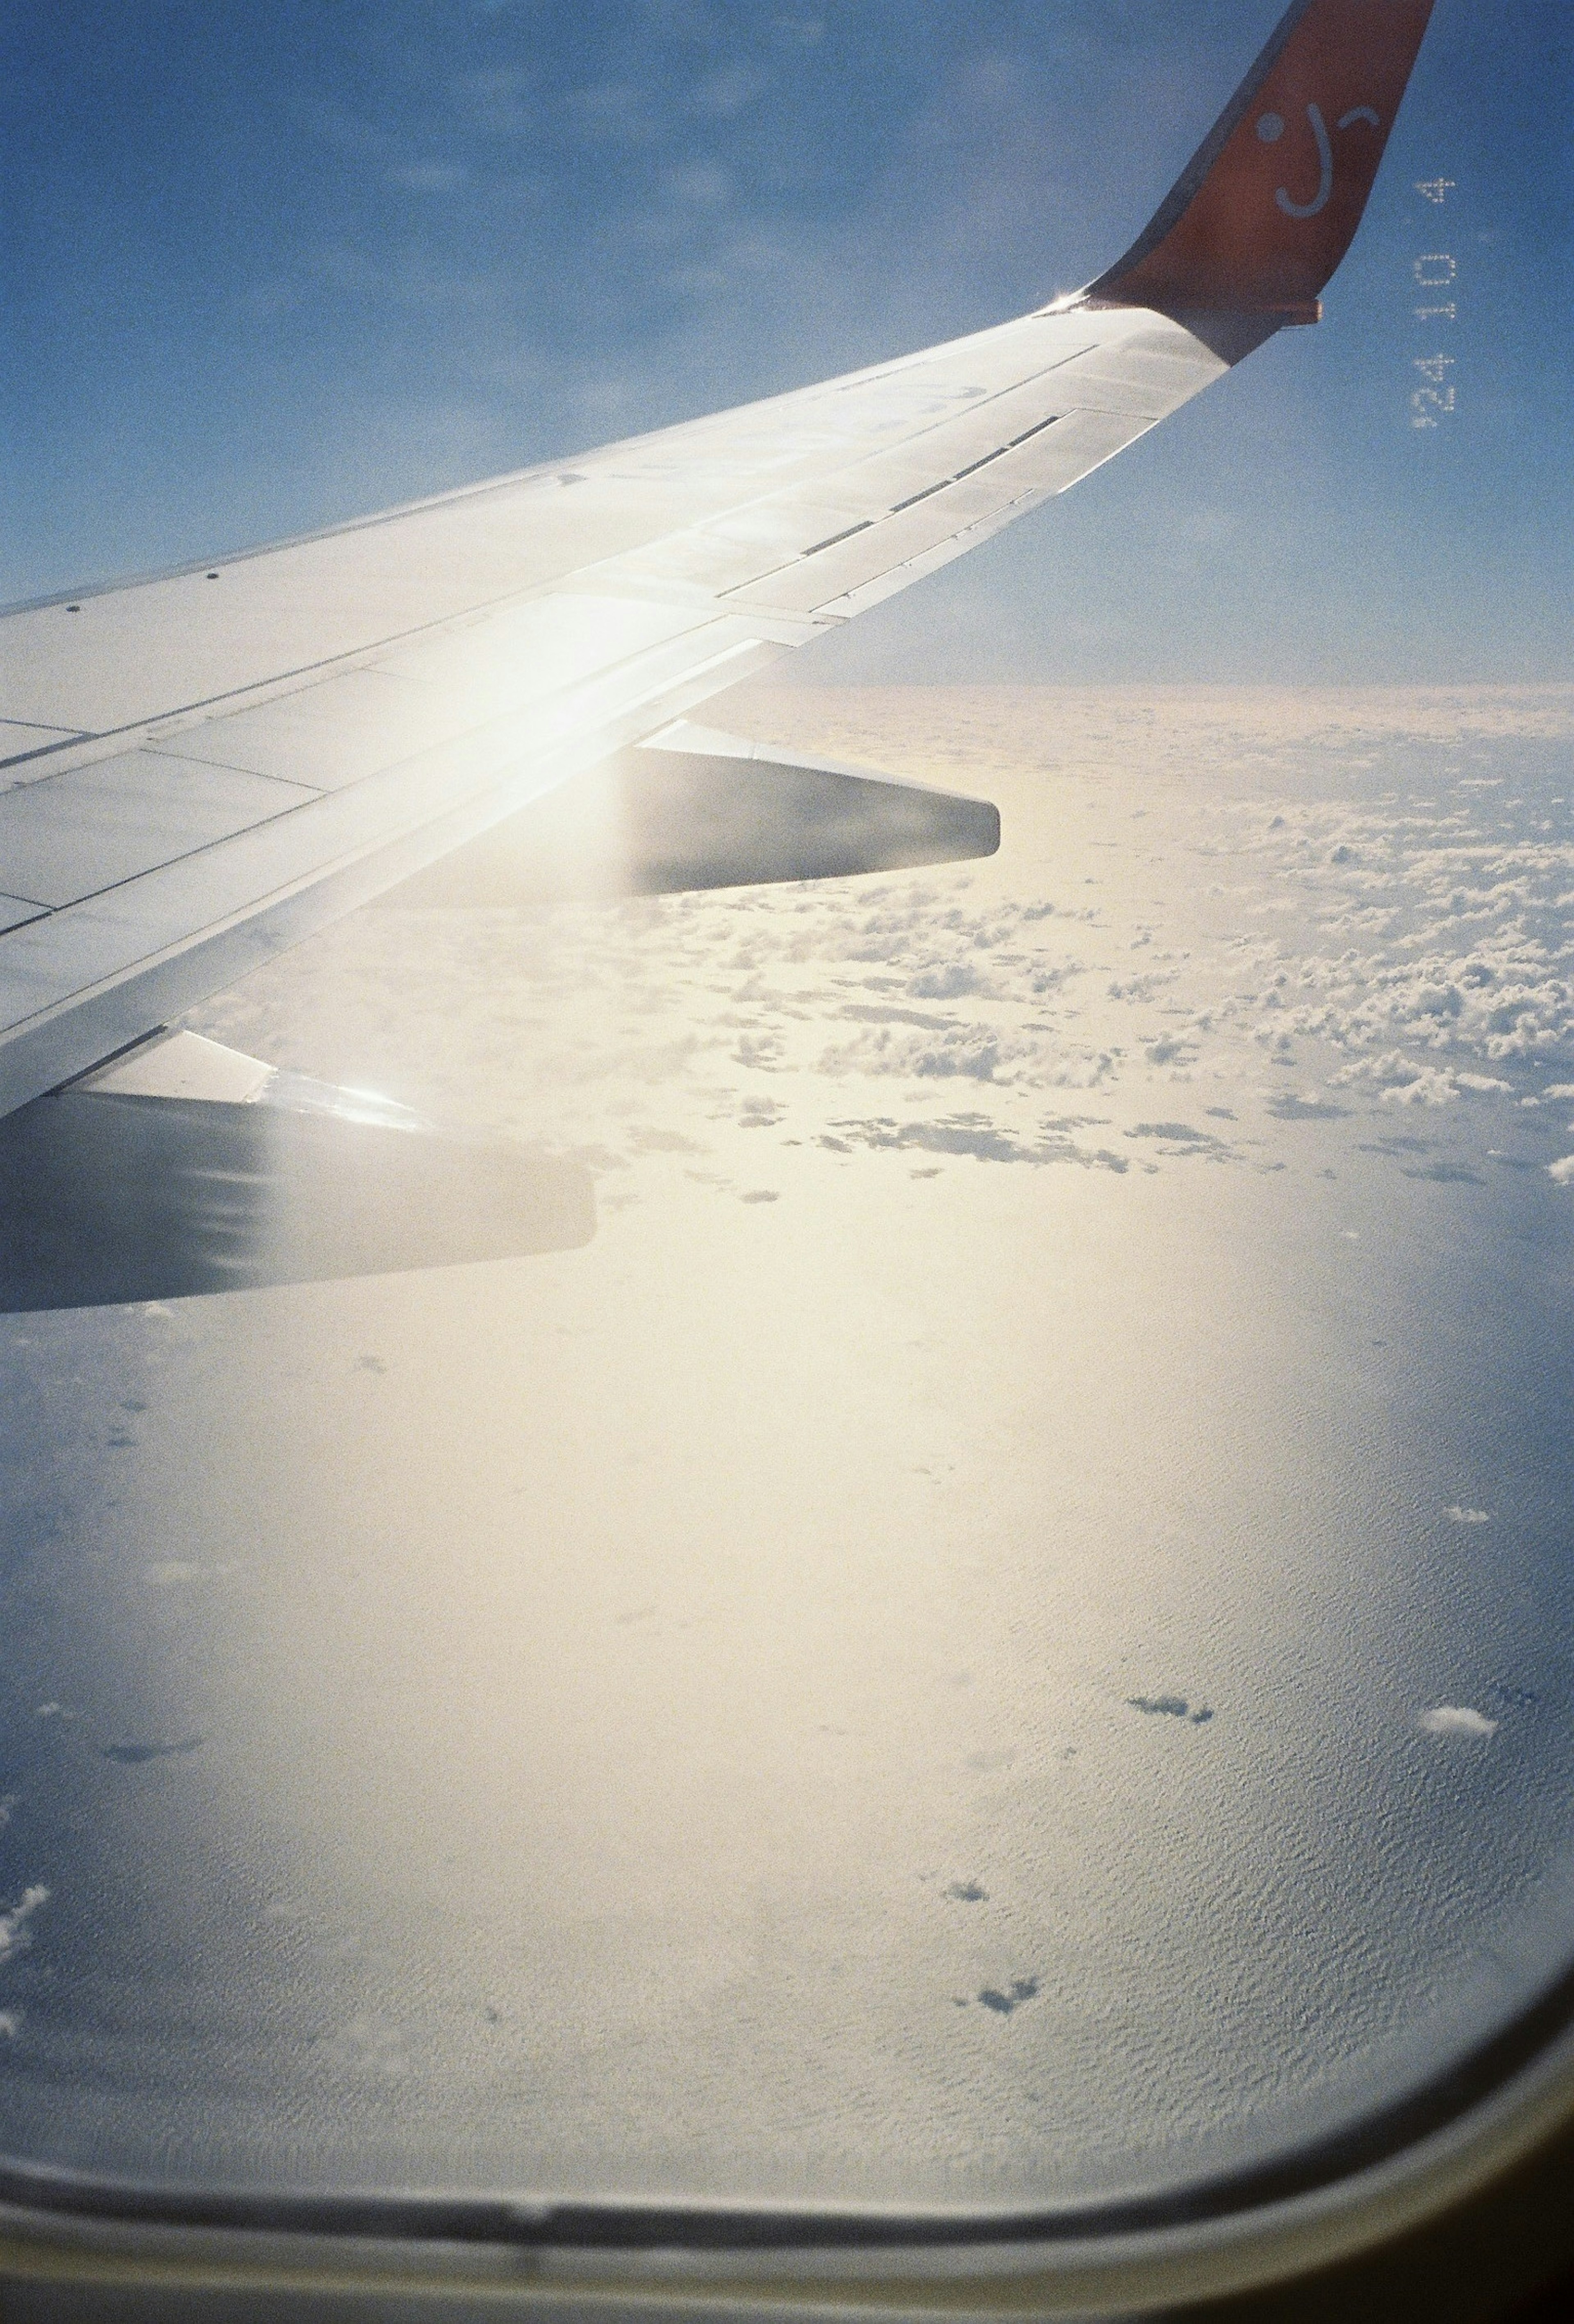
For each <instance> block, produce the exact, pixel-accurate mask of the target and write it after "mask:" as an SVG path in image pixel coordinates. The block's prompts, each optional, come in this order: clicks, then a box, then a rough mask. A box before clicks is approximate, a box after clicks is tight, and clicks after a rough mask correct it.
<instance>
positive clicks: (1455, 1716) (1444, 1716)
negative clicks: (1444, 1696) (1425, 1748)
mask: <svg viewBox="0 0 1574 2324" xmlns="http://www.w3.org/2000/svg"><path fill="white" fill-rule="evenodd" d="M1418 1723H1419V1725H1420V1727H1421V1733H1422V1734H1423V1735H1475V1736H1480V1737H1483V1738H1485V1737H1486V1736H1488V1735H1495V1734H1496V1732H1497V1721H1496V1720H1495V1719H1488V1718H1486V1715H1485V1714H1484V1713H1483V1712H1481V1711H1472V1710H1471V1709H1470V1707H1469V1705H1468V1703H1463V1702H1440V1703H1437V1704H1434V1706H1433V1708H1432V1709H1431V1710H1430V1711H1422V1712H1421V1719H1420V1720H1419V1722H1418Z"/></svg>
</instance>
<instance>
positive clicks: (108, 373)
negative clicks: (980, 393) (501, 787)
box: [0, 0, 1574, 680]
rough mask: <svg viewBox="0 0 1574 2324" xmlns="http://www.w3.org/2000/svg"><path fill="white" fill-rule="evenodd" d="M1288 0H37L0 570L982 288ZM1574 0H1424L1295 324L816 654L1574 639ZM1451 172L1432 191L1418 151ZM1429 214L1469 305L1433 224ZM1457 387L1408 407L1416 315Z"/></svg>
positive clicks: (516, 431)
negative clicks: (1374, 152) (1332, 259)
mask: <svg viewBox="0 0 1574 2324" xmlns="http://www.w3.org/2000/svg"><path fill="white" fill-rule="evenodd" d="M1274 14H1275V6H1274V0H1053V5H1051V0H968V5H952V4H951V0H750V5H738V0H576V5H561V0H365V5H360V4H359V0H270V5H267V6H265V7H260V8H259V7H257V6H255V5H251V0H109V5H106V6H104V7H101V8H94V9H85V8H74V7H67V8H60V9H28V10H15V11H13V12H11V15H10V19H9V30H8V31H7V32H6V33H5V36H4V37H5V47H4V51H3V52H0V107H3V109H4V122H3V127H4V136H5V145H4V160H3V161H0V173H3V176H4V180H5V214H6V216H7V218H8V220H9V221H10V225H9V226H8V231H7V234H6V235H5V245H4V251H3V253H0V288H3V295H4V299H5V312H6V317H7V326H6V330H5V334H4V349H3V352H0V394H3V396H4V405H5V417H4V427H5V441H6V446H7V453H6V459H5V476H4V480H3V483H0V495H3V497H0V526H3V537H0V596H4V597H5V598H16V597H22V596H25V595H32V594H42V593H43V592H46V591H49V590H51V589H55V588H60V587H69V586H71V585H73V584H75V583H78V582H87V581H88V580H91V579H96V578H100V577H105V576H117V575H122V574H131V573H134V572H137V571H141V570H145V569H148V568H150V567H157V566H160V565H162V564H168V563H171V562H175V561H178V560H181V559H185V558H201V557H206V556H208V555H210V554H217V553H219V552H221V551H223V550H226V549H232V548H237V547H241V546H244V545H246V544H248V543H251V542H255V541H257V540H262V539H268V538H270V537H273V536H276V535H279V534H282V533H287V532H290V531H293V530H303V529H307V528H310V527H311V526H314V525H318V524H322V523H327V522H330V521H333V520H335V519H336V518H338V517H341V516H347V515H350V514H352V513H355V512H360V511H365V510H367V509H371V508H375V507H378V506H382V505H385V504H387V503H392V502H395V501H398V500H401V499H404V498H408V497H411V496H412V495H415V494H418V493H424V492H429V491H432V490H437V489H440V488H441V487H443V486H444V485H447V484H457V483H461V482H464V481H466V480H468V479H469V478H471V477H474V476H477V475H486V474H488V473H492V472H495V471H496V470H499V469H504V468H508V467H513V466H521V465H523V464H525V463H527V462H530V461H532V460H534V459H537V458H542V457H550V456H553V455H556V454H559V453H562V452H567V451H569V450H572V449H574V448H576V447H585V446H588V445H590V444H593V443H597V442H601V441H605V440H606V439H607V438H611V437H615V436H618V435H624V434H628V433H632V432H634V430H636V429H643V428H646V427H651V426H655V425H659V424H660V423H662V421H664V420H671V419H674V418H679V417H682V416H685V415H688V414H690V413H694V412H698V411H701V410H708V409H714V408H716V407H718V406H719V405H723V404H726V403H729V402H733V401H739V400H741V399H743V398H745V397H748V396H751V395H756V394H764V393H769V392H773V391H775V390H777V389H780V388H782V387H786V386H790V385H793V384H796V383H801V382H802V381H805V380H808V379H810V378H813V377H816V376H819V375H822V374H826V373H829V372H833V371H837V370H842V369H846V368H848V367H850V366H852V365H855V364H860V363H864V362H866V361H869V360H872V359H874V358H875V357H877V356H880V355H885V354H889V353H892V352H894V351H897V350H899V349H901V348H903V347H905V346H916V345H921V344H924V343H925V342H927V341H929V340H931V339H934V338H940V337H947V336H949V335H950V334H952V333H955V332H958V331H963V330H967V329H969V328H973V327H977V326H979V325H982V324H986V323H988V322H991V321H995V320H996V319H999V318H1004V317H1005V316H1007V315H1009V314H1011V313H1013V312H1015V311H1018V310H1020V309H1023V308H1024V307H1026V306H1028V305H1030V304H1032V303H1035V302H1037V301H1039V300H1042V298H1043V297H1044V296H1045V295H1046V294H1048V293H1050V292H1052V291H1056V290H1060V289H1065V288H1069V287H1071V286H1074V285H1075V284H1076V283H1078V282H1080V281H1086V280H1088V278H1089V277H1090V276H1091V275H1092V274H1094V273H1095V272H1097V271H1098V270H1099V269H1100V268H1101V267H1102V266H1103V265H1104V264H1105V263H1106V262H1107V261H1108V260H1109V259H1110V258H1112V257H1113V256H1115V255H1116V254H1117V253H1118V252H1119V251H1120V250H1121V249H1122V248H1124V247H1125V244H1126V243H1127V242H1128V241H1129V240H1130V239H1131V238H1132V236H1133V235H1134V232H1135V231H1136V229H1137V228H1138V227H1139V226H1141V225H1142V224H1143V221H1144V219H1145V218H1146V217H1147V216H1148V214H1149V213H1150V211H1151V210H1152V209H1153V208H1154V206H1155V205H1156V203H1157V201H1158V200H1159V198H1161V196H1162V194H1163V192H1164V191H1165V189H1166V188H1167V187H1168V185H1169V183H1170V182H1171V179H1172V178H1173V177H1174V175H1175V174H1176V172H1177V171H1178V170H1179V169H1180V166H1181V165H1182V163H1183V162H1184V161H1185V160H1186V159H1187V157H1188V156H1189V154H1190V152H1191V150H1192V148H1193V146H1194V145H1195V144H1196V143H1198V141H1199V139H1200V137H1201V136H1202V134H1203V133H1204V132H1205V131H1206V129H1207V128H1208V125H1209V124H1210V123H1211V121H1212V119H1213V117H1214V115H1215V114H1216V113H1217V112H1218V109H1219V107H1220V106H1221V105H1222V104H1223V102H1224V100H1225V99H1226V97H1227V96H1228V94H1229V92H1230V90H1231V88H1233V87H1234V85H1235V83H1236V80H1237V79H1238V78H1239V77H1240V75H1241V73H1242V72H1243V71H1244V69H1245V66H1246V65H1247V64H1248V63H1249V61H1250V60H1251V58H1252V57H1253V55H1254V54H1255V51H1256V49H1257V48H1258V47H1259V45H1260V44H1261V42H1262V41H1263V39H1264V37H1265V35H1266V33H1267V32H1268V31H1269V30H1270V29H1271V26H1272V23H1273V18H1274ZM1571 107H1574V26H1571V21H1570V15H1569V10H1568V8H1567V5H1566V0H1499V5H1495V6H1493V7H1492V8H1490V9H1488V8H1485V7H1483V6H1481V5H1479V0H1438V6H1437V12H1436V15H1435V17H1434V21H1433V24H1432V29H1431V32H1430V34H1429V36H1428V40H1427V42H1426V45H1425V47H1424V49H1423V51H1422V54H1421V62H1420V65H1419V68H1418V70H1417V75H1416V78H1415V80H1414V82H1413V84H1412V89H1411V93H1410V96H1409V97H1408V99H1407V101H1406V106H1405V109H1404V112H1403V115H1401V119H1400V123H1399V125H1398V128H1397V130H1396V132H1395V134H1394V137H1393V143H1392V145H1391V147H1390V150H1389V156H1388V161H1387V162H1386V164H1385V167H1384V172H1383V175H1382V177H1381V178H1380V180H1379V183H1378V187H1377V191H1376V194H1375V198H1374V202H1373V207H1372V208H1371V210H1370V211H1369V213H1368V216H1367V220H1366V226H1365V227H1364V229H1363V232H1362V235H1361V236H1360V238H1359V239H1358V241H1357V244H1356V248H1355V250H1354V252H1353V253H1352V254H1351V256H1350V258H1349V259H1348V260H1347V262H1346V264H1345V266H1344V268H1343V270H1342V271H1341V272H1340V274H1339V275H1338V277H1337V278H1336V281H1335V282H1334V284H1333V285H1332V287H1331V290H1330V293H1329V300H1328V308H1329V314H1328V318H1327V320H1326V321H1325V322H1324V324H1323V325H1322V327H1320V328H1319V330H1316V331H1304V330H1302V331H1292V332H1287V333H1284V334H1282V336H1281V337H1280V338H1279V339H1278V340H1276V341H1275V342H1274V343H1273V345H1272V346H1269V347H1268V348H1267V349H1265V350H1264V352H1263V353H1261V354H1259V355H1257V356H1255V358H1253V360H1252V361H1251V362H1250V363H1249V364H1246V365H1245V366H1244V367H1243V368H1242V369H1241V370H1240V371H1238V372H1236V374H1234V375H1233V376H1232V377H1231V378H1230V379H1228V380H1227V381H1226V382H1224V383H1222V384H1221V385H1220V386H1218V388H1216V389H1214V390H1212V391H1210V392H1209V393H1208V395H1207V396H1205V397H1204V398H1202V399H1201V400H1200V401H1199V402H1198V403H1197V404H1195V405H1193V406H1191V407H1190V409H1189V410H1186V411H1184V412H1182V413H1181V414H1180V415H1179V416H1178V417H1177V418H1176V419H1175V420H1171V422H1169V423H1168V425H1167V426H1166V427H1165V428H1164V429H1161V430H1160V431H1159V432H1158V434H1157V435H1155V436H1154V437H1153V438H1150V439H1149V440H1148V442H1146V443H1145V444H1143V445H1142V446H1140V447H1136V448H1135V449H1134V451H1133V452H1131V453H1128V454H1127V455H1126V456H1125V457H1123V458H1122V459H1120V460H1119V461H1117V462H1116V463H1114V464H1113V466H1110V467H1109V468H1106V469H1105V470H1104V471H1102V472H1100V474H1098V475H1096V476H1094V477H1092V478H1090V479H1089V480H1088V482H1087V483H1085V484H1082V485H1081V486H1079V487H1078V488H1077V490H1076V491H1075V492H1074V493H1072V494H1071V495H1069V497H1068V499H1066V500H1065V501H1064V502H1062V503H1060V504H1059V505H1057V506H1054V507H1051V509H1049V510H1047V511H1045V512H1042V513H1041V514H1040V515H1039V516H1037V517H1035V518H1033V519H1031V520H1029V521H1027V522H1026V523H1024V524H1023V525H1021V526H1019V527H1017V528H1015V529H1014V530H1013V531H1012V532H1010V533H1008V534H1006V535H1005V536H1004V538H1003V539H1001V540H999V541H998V542H996V543H995V544H993V545H992V546H991V547H990V548H988V549H985V550H983V551H980V552H979V553H977V555H976V556H974V557H971V558H967V559H964V560H963V561H962V562H961V564H959V565H958V566H957V567H953V568H951V570H950V571H949V573H947V574H945V575H943V576H938V577H937V578H936V579H935V580H934V581H932V582H931V583H929V584H927V585H925V586H923V587H921V588H920V589H918V590H916V591H914V592H912V593H911V594H910V595H907V596H905V597H903V598H902V599H899V600H897V601H896V602H895V603H894V604H892V605H890V606H888V607H886V608H884V609H882V610H881V611H880V612H879V613H875V614H873V615H871V616H869V617H867V618H866V620H865V621H863V622H859V623H858V624H856V626H855V627H854V628H853V629H852V630H850V631H849V632H847V635H846V636H845V637H844V638H841V639H838V641H835V643H834V644H833V645H831V646H829V647H826V648H820V649H816V651H815V654H814V655H813V656H812V657H806V658H805V659H804V662H803V664H802V671H803V675H804V676H806V677H807V676H810V675H822V676H827V677H838V678H855V677H866V678H881V679H887V680H892V679H899V678H918V677H940V678H948V679H967V678H1032V679H1078V680H1080V679H1137V678H1205V679H1215V680H1233V679H1258V678H1297V679H1308V678H1310V679H1329V678H1333V679H1339V678H1356V679H1458V680H1471V679H1500V678H1559V677H1566V676H1569V675H1570V674H1571V673H1570V661H1571V659H1574V658H1571V656H1570V653H1569V618H1568V599H1569V576H1570V575H1571V574H1574V537H1571V536H1574V521H1571V519H1570V513H1569V512H1570V502H1571V498H1574V496H1571V495H1570V493H1569V489H1568V486H1569V476H1568V462H1567V453H1566V444H1567V437H1568V429H1569V408H1568V379H1569V358H1570V352H1571V350H1570V345H1569V339H1570V333H1569V294H1568V271H1569V248H1570V244H1571V241H1574V168H1571V162H1570V154H1571V152H1574V147H1571V144H1570V140H1569V115H1570V110H1571ZM1421 178H1426V179H1436V178H1447V179H1450V180H1454V181H1455V184H1454V188H1453V189H1452V190H1451V191H1450V192H1449V196H1448V198H1447V200H1446V202H1445V203H1444V205H1443V206H1442V207H1441V208H1439V207H1436V206H1434V205H1432V204H1430V203H1429V202H1427V201H1426V200H1425V199H1424V198H1422V197H1421V195H1419V194H1417V193H1416V192H1415V191H1414V181H1415V180H1418V179H1421ZM1430 252H1447V253H1449V254H1450V255H1451V256H1452V257H1453V258H1454V260H1455V263H1456V266H1457V277H1456V282H1455V286H1454V288H1453V290H1452V291H1451V293H1450V294H1449V295H1451V296H1452V297H1453V298H1454V300H1455V302H1456V304H1457V306H1458V317H1457V319H1456V320H1455V321H1454V322H1453V323H1452V324H1451V325H1444V324H1443V323H1441V322H1429V323H1425V324H1422V323H1418V322H1417V320H1416V319H1415V318H1414V315H1413V312H1412V309H1413V308H1414V307H1415V305H1416V304H1417V303H1418V302H1420V301H1421V300H1422V299H1423V298H1424V295H1425V294H1424V293H1421V292H1420V291H1418V290H1417V288H1416V286H1415V283H1414V281H1413V277H1412V267H1413V263H1414V261H1415V259H1416V258H1417V257H1418V256H1419V255H1421V254H1426V253H1430ZM1438 351H1444V352H1447V353H1449V355H1452V356H1453V358H1454V364H1453V368H1452V370H1451V372H1450V373H1449V374H1448V376H1449V382H1450V383H1451V384H1452V385H1453V386H1454V388H1455V391H1456V405H1457V408H1456V410H1454V412H1453V413H1451V414H1449V415H1447V416H1446V417H1445V419H1444V420H1443V421H1442V423H1441V424H1440V426H1439V427H1437V428H1436V429H1430V430H1418V429H1415V428H1413V427H1412V424H1411V419H1412V414H1411V405H1410V397H1411V392H1412V389H1414V388H1415V387H1416V386H1418V385H1419V384H1421V380H1420V378H1419V375H1418V374H1416V373H1415V372H1414V371H1413V369H1412V364H1413V361H1414V358H1415V357H1416V356H1418V355H1430V354H1432V353H1435V352H1438Z"/></svg>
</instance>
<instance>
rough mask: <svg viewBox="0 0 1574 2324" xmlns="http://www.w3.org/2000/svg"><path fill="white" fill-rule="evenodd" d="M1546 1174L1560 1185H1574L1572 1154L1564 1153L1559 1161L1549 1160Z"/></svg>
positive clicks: (1573, 1159)
mask: <svg viewBox="0 0 1574 2324" xmlns="http://www.w3.org/2000/svg"><path fill="white" fill-rule="evenodd" d="M1547 1176H1548V1177H1549V1178H1553V1179H1556V1181H1557V1183H1558V1185H1560V1186H1567V1185H1574V1154H1565V1155H1564V1157H1563V1158H1562V1160H1561V1161H1560V1162H1549V1163H1548V1165H1547Z"/></svg>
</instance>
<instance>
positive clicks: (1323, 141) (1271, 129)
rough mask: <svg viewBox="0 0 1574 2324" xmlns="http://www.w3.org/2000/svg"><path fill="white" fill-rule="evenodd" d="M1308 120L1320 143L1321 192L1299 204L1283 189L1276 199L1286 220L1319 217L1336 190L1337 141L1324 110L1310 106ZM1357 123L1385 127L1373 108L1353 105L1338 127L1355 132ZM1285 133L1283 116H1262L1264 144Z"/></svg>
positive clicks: (1259, 127) (1260, 133) (1259, 124)
mask: <svg viewBox="0 0 1574 2324" xmlns="http://www.w3.org/2000/svg"><path fill="white" fill-rule="evenodd" d="M1306 117H1307V119H1308V121H1309V122H1310V124H1311V134H1312V135H1313V136H1314V137H1315V138H1316V140H1317V159H1318V180H1317V193H1316V195H1315V196H1314V198H1312V200H1310V202H1298V201H1295V200H1293V199H1292V197H1291V195H1290V193H1289V190H1288V189H1287V188H1285V187H1283V186H1280V187H1279V188H1278V189H1276V191H1275V193H1274V196H1273V198H1274V200H1275V201H1276V202H1277V203H1278V205H1279V207H1280V208H1281V209H1282V211H1283V213H1284V215H1285V217H1292V218H1308V217H1316V216H1317V214H1318V212H1319V210H1320V209H1323V208H1326V207H1327V204H1328V198H1329V195H1330V194H1331V193H1332V192H1333V189H1334V148H1333V140H1332V138H1331V137H1330V136H1329V131H1328V124H1327V122H1326V121H1325V120H1324V119H1323V117H1322V109H1321V107H1320V106H1316V105H1309V106H1307V108H1306ZM1357 121H1365V122H1368V123H1369V124H1371V126H1372V127H1373V128H1374V129H1379V128H1381V127H1382V125H1383V124H1382V123H1381V122H1380V121H1379V120H1378V118H1377V115H1375V113H1374V112H1373V110H1372V108H1371V106H1369V105H1356V106H1352V107H1351V109H1350V111H1349V112H1348V113H1342V114H1341V115H1339V118H1338V124H1337V125H1338V127H1339V128H1340V129H1351V128H1354V126H1355V124H1356V122H1357ZM1283 134H1284V116H1283V115H1282V114H1279V113H1264V114H1263V115H1260V116H1259V118H1258V122H1257V135H1258V137H1259V138H1260V139H1261V141H1262V143H1264V145H1276V144H1277V143H1278V142H1279V140H1280V138H1281V137H1282V136H1283Z"/></svg>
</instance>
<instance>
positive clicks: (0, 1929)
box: [0, 1883, 50, 1961]
mask: <svg viewBox="0 0 1574 2324" xmlns="http://www.w3.org/2000/svg"><path fill="white" fill-rule="evenodd" d="M49 1894H50V1892H49V1890H48V1889H47V1888H46V1887H44V1886H42V1883H35V1884H34V1885H33V1886H32V1887H31V1888H24V1889H23V1892H22V1902H21V1903H20V1904H13V1906H12V1907H11V1910H10V1911H9V1912H8V1913H0V1961H5V1960H10V1958H11V1956H12V1954H13V1953H14V1952H20V1951H21V1950H22V1948H23V1945H25V1944H26V1943H27V1942H28V1941H29V1936H28V1928H27V1923H29V1921H31V1920H32V1916H33V1914H35V1913H36V1912H37V1911H38V1909H39V1907H40V1906H41V1905H42V1904H48V1903H49Z"/></svg>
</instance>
